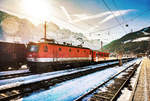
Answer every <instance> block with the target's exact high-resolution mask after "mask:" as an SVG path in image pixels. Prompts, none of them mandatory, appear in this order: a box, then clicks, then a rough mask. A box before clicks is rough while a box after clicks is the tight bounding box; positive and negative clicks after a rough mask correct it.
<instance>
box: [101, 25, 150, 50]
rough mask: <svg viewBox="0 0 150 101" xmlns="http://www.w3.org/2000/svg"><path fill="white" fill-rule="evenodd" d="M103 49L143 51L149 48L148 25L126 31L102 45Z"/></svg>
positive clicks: (149, 29)
mask: <svg viewBox="0 0 150 101" xmlns="http://www.w3.org/2000/svg"><path fill="white" fill-rule="evenodd" d="M103 49H104V50H109V51H111V52H123V53H145V52H147V51H149V49H150V27H147V28H144V29H142V30H139V31H137V32H132V33H128V34H127V35H125V36H123V37H122V38H120V39H118V40H114V41H112V42H111V43H109V44H107V45H105V46H104V47H103Z"/></svg>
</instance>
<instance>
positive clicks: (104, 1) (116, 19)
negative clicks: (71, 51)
mask: <svg viewBox="0 0 150 101" xmlns="http://www.w3.org/2000/svg"><path fill="white" fill-rule="evenodd" d="M102 1H103V3H104V5H105V6H106V7H107V9H108V10H109V11H110V12H111V13H112V15H113V16H114V19H115V20H116V21H117V22H118V24H119V25H120V27H122V29H123V31H124V32H125V33H127V32H126V30H125V29H124V27H123V26H122V25H121V23H120V21H119V20H118V19H117V17H116V16H115V14H114V13H113V11H112V10H111V8H110V7H109V6H108V4H107V3H106V2H105V0H102Z"/></svg>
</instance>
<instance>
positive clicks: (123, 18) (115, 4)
mask: <svg viewBox="0 0 150 101" xmlns="http://www.w3.org/2000/svg"><path fill="white" fill-rule="evenodd" d="M112 2H113V4H114V6H115V8H116V9H117V10H118V11H119V15H121V12H120V10H119V8H118V5H117V3H116V0H112ZM121 18H122V21H123V22H124V23H125V24H126V25H128V24H127V23H126V22H125V17H124V15H122V16H121ZM126 27H127V28H128V29H129V30H130V29H131V28H130V26H126Z"/></svg>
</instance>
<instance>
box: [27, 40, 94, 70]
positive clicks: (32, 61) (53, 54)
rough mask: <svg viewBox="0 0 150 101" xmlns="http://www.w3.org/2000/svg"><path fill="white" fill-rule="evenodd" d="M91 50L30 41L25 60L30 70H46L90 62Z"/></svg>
mask: <svg viewBox="0 0 150 101" xmlns="http://www.w3.org/2000/svg"><path fill="white" fill-rule="evenodd" d="M91 53H92V51H91V50H90V49H88V48H81V47H76V46H68V45H63V44H55V43H48V42H41V43H30V44H29V46H28V54H27V61H28V66H29V67H30V71H32V72H47V71H54V70H57V69H61V68H64V67H67V66H69V65H70V66H72V67H73V66H77V65H79V64H80V65H83V64H86V65H87V64H90V63H91V61H92V55H91Z"/></svg>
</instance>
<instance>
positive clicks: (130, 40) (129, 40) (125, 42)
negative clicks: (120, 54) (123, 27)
mask: <svg viewBox="0 0 150 101" xmlns="http://www.w3.org/2000/svg"><path fill="white" fill-rule="evenodd" d="M128 42H131V40H127V41H124V42H123V43H124V44H126V43H128Z"/></svg>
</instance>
